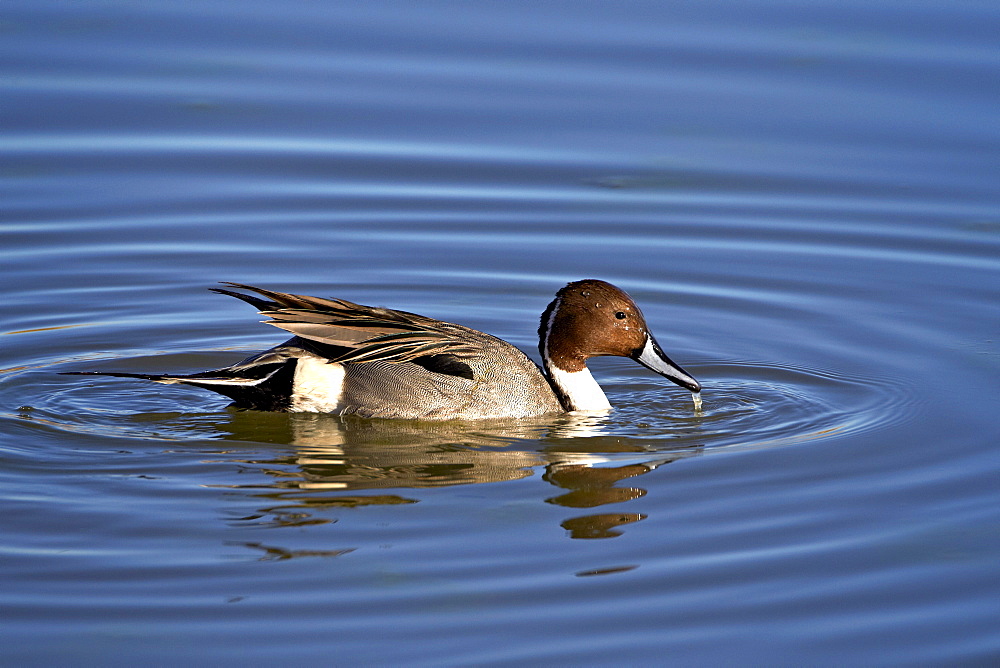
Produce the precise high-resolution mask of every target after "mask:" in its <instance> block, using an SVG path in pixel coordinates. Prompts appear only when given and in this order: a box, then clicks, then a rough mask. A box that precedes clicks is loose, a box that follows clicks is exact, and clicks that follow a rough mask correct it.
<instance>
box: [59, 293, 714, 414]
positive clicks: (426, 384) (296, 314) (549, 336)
mask: <svg viewBox="0 0 1000 668" xmlns="http://www.w3.org/2000/svg"><path fill="white" fill-rule="evenodd" d="M223 285H226V286H227V287H228V288H231V289H226V288H211V290H212V291H214V292H218V293H221V294H225V295H230V296H232V297H236V298H237V299H242V300H243V301H245V302H247V303H248V304H250V305H252V306H254V307H255V308H257V310H258V311H259V312H260V313H261V315H264V316H267V317H268V318H270V320H267V321H265V322H267V323H268V324H270V325H274V326H275V327H279V328H281V329H284V330H287V331H289V332H291V333H292V334H294V337H293V338H291V339H289V340H288V341H285V342H284V343H282V344H281V345H278V346H275V347H274V348H271V349H270V350H266V351H264V352H262V353H259V354H257V355H253V356H251V357H248V358H247V359H245V360H243V361H242V362H239V363H237V364H234V365H232V366H228V367H225V368H223V369H216V370H213V371H203V372H201V373H195V374H191V375H169V374H139V373H118V372H94V371H89V372H74V373H76V374H87V375H105V376H123V377H128V378H144V379H147V380H153V381H156V382H159V383H183V384H185V385H193V386H195V387H200V388H204V389H207V390H212V391H214V392H218V393H219V394H223V395H225V396H227V397H229V398H230V399H232V400H233V401H234V402H235V406H236V407H238V408H247V409H256V410H268V411H289V412H322V413H333V414H337V415H360V416H364V417H371V418H402V419H433V420H441V419H481V418H503V417H506V418H510V417H515V418H516V417H531V416H538V415H545V414H549V413H562V412H572V411H605V410H608V409H610V408H611V404H610V403H608V399H607V397H606V396H605V394H604V391H603V390H602V389H601V386H600V385H598V384H597V381H595V380H594V378H593V376H592V375H591V374H590V370H589V369H587V360H588V359H589V358H591V357H597V356H601V355H618V356H621V357H629V358H631V359H633V360H635V361H636V362H638V363H639V364H642V365H643V366H645V367H647V368H649V369H651V370H652V371H655V372H656V373H658V374H660V375H662V376H664V377H665V378H667V379H669V380H671V381H673V382H674V383H676V384H677V385H680V386H681V387H684V388H687V389H688V390H690V391H691V392H694V393H697V392H699V391H700V390H701V385H700V384H699V383H698V381H697V380H695V379H694V378H693V377H692V376H691V375H690V374H688V373H687V372H686V371H684V370H683V369H682V368H681V367H679V366H678V365H677V364H675V363H674V362H672V361H671V360H670V358H669V357H667V356H666V355H665V354H664V353H663V351H662V350H661V349H660V346H659V345H658V344H657V343H656V339H654V338H653V335H652V334H650V333H649V329H648V328H647V326H646V321H645V319H644V318H643V316H642V312H641V311H640V310H639V307H638V306H636V304H635V302H634V301H632V299H631V297H629V296H628V295H627V294H625V292H624V291H622V290H621V289H619V288H617V287H615V286H614V285H611V284H610V283H606V282H604V281H599V280H593V279H588V280H583V281H576V282H573V283H569V284H568V285H566V286H565V287H564V288H562V289H561V290H559V292H558V293H557V294H556V297H555V299H554V300H553V301H552V303H551V304H549V305H548V307H547V308H546V309H545V312H544V313H542V318H541V324H540V325H539V328H538V339H539V341H538V349H539V352H540V353H541V357H542V363H543V368H539V367H538V365H536V364H535V363H534V362H532V361H531V359H530V358H529V357H528V356H527V355H525V354H524V353H523V352H521V351H520V350H518V349H517V348H515V347H514V346H512V345H511V344H509V343H507V342H506V341H503V340H501V339H498V338H496V337H494V336H490V335H489V334H484V333H483V332H479V331H476V330H474V329H470V328H468V327H463V326H462V325H456V324H453V323H450V322H442V321H440V320H434V319H433V318H427V317H424V316H421V315H416V314H414V313H407V312H406V311H394V310H391V309H386V308H377V307H373V306H362V305H360V304H355V303H353V302H349V301H346V300H344V299H322V298H319V297H306V296H303V295H294V294H288V293H284V292H274V291H272V290H265V289H263V288H256V287H253V286H250V285H242V284H239V283H223ZM235 290H243V291H245V292H251V293H255V294H245V293H244V292H236V291H235ZM258 295H259V296H258Z"/></svg>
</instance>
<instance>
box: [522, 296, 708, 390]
mask: <svg viewBox="0 0 1000 668" xmlns="http://www.w3.org/2000/svg"><path fill="white" fill-rule="evenodd" d="M538 338H539V344H538V345H539V351H540V352H541V355H542V359H543V360H544V362H545V366H546V370H548V371H549V373H550V375H552V374H553V373H555V374H558V373H560V372H562V373H568V374H573V373H578V372H582V371H584V370H585V369H586V367H587V360H588V359H590V358H591V357H600V356H606V355H614V356H618V357H629V358H631V359H633V360H635V361H636V362H638V363H639V364H642V365H643V366H644V367H646V368H647V369H650V370H651V371H655V372H656V373H658V374H660V375H661V376H663V377H664V378H667V379H668V380H670V381H672V382H674V383H676V384H678V385H680V386H681V387H683V388H686V389H688V390H690V391H691V392H700V391H701V384H700V383H699V382H698V381H697V380H695V379H694V377H693V376H691V374H689V373H688V372H686V371H684V369H682V368H681V367H680V366H678V365H677V364H675V363H674V362H673V361H672V360H671V359H670V358H669V357H667V356H666V354H665V353H664V352H663V350H662V349H661V348H660V346H659V344H657V342H656V339H655V338H653V335H652V334H651V333H650V332H649V327H648V326H647V325H646V319H645V318H644V317H643V315H642V311H640V310H639V307H638V306H637V305H636V303H635V302H634V301H632V298H631V297H629V296H628V295H627V294H626V293H625V291H624V290H622V289H620V288H617V287H615V286H614V285H611V284H610V283H607V282H605V281H599V280H596V279H586V280H583V281H574V282H573V283H569V284H568V285H566V286H565V287H564V288H562V289H561V290H560V291H559V292H558V293H556V297H555V299H554V300H552V303H551V304H549V306H548V308H546V309H545V312H544V313H543V314H542V320H541V325H540V326H539V329H538ZM554 370H555V371H554Z"/></svg>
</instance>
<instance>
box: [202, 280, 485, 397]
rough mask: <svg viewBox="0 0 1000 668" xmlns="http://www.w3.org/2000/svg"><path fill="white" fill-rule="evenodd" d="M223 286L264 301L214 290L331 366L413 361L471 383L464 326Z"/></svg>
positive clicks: (473, 348)
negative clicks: (319, 351) (318, 351)
mask: <svg viewBox="0 0 1000 668" xmlns="http://www.w3.org/2000/svg"><path fill="white" fill-rule="evenodd" d="M224 285H227V286H229V287H230V288H235V289H237V290H247V291H250V292H253V293H256V294H257V295H261V296H262V297H265V298H266V299H262V298H261V297H258V296H255V295H248V294H245V293H243V292H236V291H235V290H229V289H224V288H212V290H213V291H215V292H218V293H221V294H225V295H229V296H231V297H236V298H237V299H241V300H243V301H245V302H247V303H248V304H251V305H252V306H254V307H255V308H257V310H258V311H259V312H260V313H261V315H265V316H267V317H269V318H270V320H268V321H266V322H267V323H268V324H269V325H274V326H275V327H279V328H281V329H283V330H285V331H288V332H291V333H292V334H294V335H296V336H298V337H299V338H300V339H305V340H306V341H311V342H314V343H318V344H321V346H324V347H326V348H325V349H324V353H325V354H327V356H328V357H329V358H330V361H331V362H340V363H355V364H360V363H364V362H375V361H380V362H389V363H394V364H398V363H403V362H413V363H415V364H420V365H421V366H424V367H425V368H427V369H429V370H431V371H438V372H439V373H448V374H451V375H460V376H464V377H467V378H470V379H471V378H472V372H471V369H470V368H469V366H468V365H467V364H466V361H467V360H471V359H472V358H473V357H475V356H476V355H478V354H481V353H482V346H481V344H479V343H478V341H476V340H475V339H474V338H472V339H470V337H469V336H468V334H469V333H470V332H472V330H469V329H467V328H465V327H461V326H459V325H454V324H451V323H446V322H441V321H439V320H434V319H432V318H427V317H424V316H421V315H417V314H415V313H407V312H406V311H395V310H392V309H385V308H377V307H373V306H363V305H361V304H355V303H354V302H349V301H347V300H345V299H323V298H320V297H308V296H305V295H295V294H289V293H285V292H275V291H272V290H265V289H263V288H257V287H254V286H251V285H243V284H240V283H225V284H224Z"/></svg>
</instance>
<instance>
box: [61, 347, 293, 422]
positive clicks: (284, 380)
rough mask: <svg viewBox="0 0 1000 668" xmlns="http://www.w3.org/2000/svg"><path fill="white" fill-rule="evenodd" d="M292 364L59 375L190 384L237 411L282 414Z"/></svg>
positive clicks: (77, 372)
mask: <svg viewBox="0 0 1000 668" xmlns="http://www.w3.org/2000/svg"><path fill="white" fill-rule="evenodd" d="M295 362H296V361H295V360H294V359H288V360H285V361H283V362H280V363H276V364H261V365H257V366H251V367H247V368H241V369H239V371H237V370H235V369H234V368H232V367H229V368H226V369H216V370H214V371H202V372H200V373H193V374H190V375H186V376H172V375H169V374H161V373H127V372H123V371H63V372H61V373H62V375H65V376H114V377H116V378H140V379H142V380H151V381H154V382H157V383H165V384H171V385H172V384H181V385H191V386H193V387H199V388H201V389H204V390H211V391H212V392H217V393H218V394H221V395H223V396H225V397H229V398H230V399H232V400H233V403H234V405H235V406H236V407H237V408H248V409H252V410H259V411H284V410H288V403H289V400H290V398H291V394H292V381H293V379H294V376H295Z"/></svg>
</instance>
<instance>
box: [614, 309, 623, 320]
mask: <svg viewBox="0 0 1000 668" xmlns="http://www.w3.org/2000/svg"><path fill="white" fill-rule="evenodd" d="M615 317H616V318H618V319H619V320H624V319H625V311H618V312H617V313H615Z"/></svg>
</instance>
